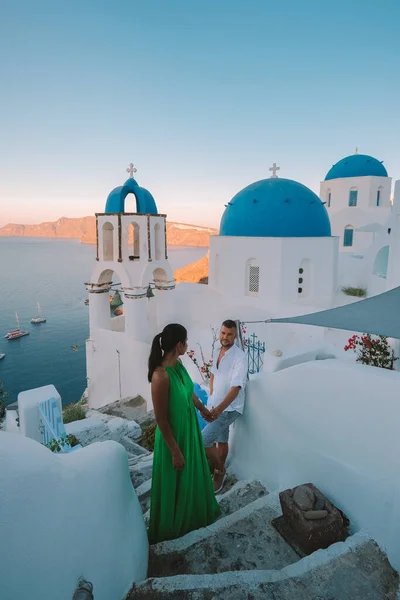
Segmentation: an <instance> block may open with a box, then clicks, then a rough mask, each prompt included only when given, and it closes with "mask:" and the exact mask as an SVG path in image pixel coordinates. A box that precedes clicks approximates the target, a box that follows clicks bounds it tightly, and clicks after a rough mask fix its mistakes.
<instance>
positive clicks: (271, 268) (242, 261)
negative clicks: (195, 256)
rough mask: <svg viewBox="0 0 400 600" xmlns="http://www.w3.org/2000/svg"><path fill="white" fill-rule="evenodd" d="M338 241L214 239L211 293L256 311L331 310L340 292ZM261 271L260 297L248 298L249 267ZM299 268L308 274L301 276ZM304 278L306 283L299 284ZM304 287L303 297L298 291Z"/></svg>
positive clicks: (210, 275) (211, 246) (210, 270)
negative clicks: (250, 263) (252, 262)
mask: <svg viewBox="0 0 400 600" xmlns="http://www.w3.org/2000/svg"><path fill="white" fill-rule="evenodd" d="M337 244H338V241H337V239H335V238H333V237H325V238H317V237H316V238H253V237H232V236H214V237H212V238H211V245H210V268H209V287H210V288H213V289H215V290H216V291H218V292H220V293H221V294H223V295H224V296H226V297H229V298H230V299H235V301H236V302H238V301H239V300H240V302H241V303H246V304H249V305H251V306H253V307H254V308H259V307H262V308H264V309H269V310H273V311H276V310H277V309H280V308H281V307H282V305H286V306H289V305H299V306H302V305H308V306H315V307H318V306H321V307H329V306H331V303H332V297H333V294H334V292H335V290H336V287H337V255H338V252H337ZM250 259H253V260H255V263H256V264H257V265H258V266H259V269H260V271H259V292H258V295H257V296H256V295H249V294H248V281H247V279H248V278H247V272H248V267H247V265H248V261H249V260H250ZM299 268H303V271H304V272H303V273H302V274H301V275H299ZM299 276H301V277H302V278H303V283H301V284H299V282H298V280H299ZM299 287H302V289H303V291H302V293H301V294H299V293H298V288H299Z"/></svg>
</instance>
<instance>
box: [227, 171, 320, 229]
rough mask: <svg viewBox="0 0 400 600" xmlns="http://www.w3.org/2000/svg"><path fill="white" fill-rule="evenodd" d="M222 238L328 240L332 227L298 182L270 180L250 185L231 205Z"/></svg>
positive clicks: (279, 179) (273, 178)
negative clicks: (309, 238) (305, 238)
mask: <svg viewBox="0 0 400 600" xmlns="http://www.w3.org/2000/svg"><path fill="white" fill-rule="evenodd" d="M220 235H234V236H246V237H326V236H330V235H331V225H330V222H329V217H328V213H327V211H326V209H325V206H324V205H323V203H322V202H321V200H320V199H319V198H318V196H316V194H314V192H312V191H311V190H310V189H308V188H307V187H306V186H305V185H302V184H301V183H297V181H292V180H291V179H281V178H280V177H271V178H270V179H262V180H261V181H256V182H255V183H252V184H251V185H248V186H247V187H245V188H244V189H243V190H242V191H241V192H239V193H238V194H236V196H234V197H233V198H232V200H231V201H230V202H228V205H227V207H226V209H225V212H224V214H223V215H222V219H221V227H220Z"/></svg>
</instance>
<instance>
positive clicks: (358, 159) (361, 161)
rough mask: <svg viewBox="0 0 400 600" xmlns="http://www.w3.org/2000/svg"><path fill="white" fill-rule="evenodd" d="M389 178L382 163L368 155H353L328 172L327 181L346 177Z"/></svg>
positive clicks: (340, 161) (343, 159)
mask: <svg viewBox="0 0 400 600" xmlns="http://www.w3.org/2000/svg"><path fill="white" fill-rule="evenodd" d="M371 176H372V177H388V173H387V171H386V169H385V167H384V166H383V164H382V162H381V161H379V160H377V159H376V158H374V157H373V156H368V155H367V154H352V155H351V156H346V157H345V158H342V160H339V162H337V163H336V164H335V165H333V167H332V168H331V169H330V171H329V172H328V174H327V176H326V177H325V181H328V180H329V179H342V178H344V177H371Z"/></svg>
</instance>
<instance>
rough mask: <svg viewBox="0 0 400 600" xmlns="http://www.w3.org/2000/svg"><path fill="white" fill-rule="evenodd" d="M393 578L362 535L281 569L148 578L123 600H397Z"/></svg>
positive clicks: (372, 544)
mask: <svg viewBox="0 0 400 600" xmlns="http://www.w3.org/2000/svg"><path fill="white" fill-rule="evenodd" d="M398 583H399V581H398V574H397V573H396V572H395V571H394V569H393V568H392V567H391V566H390V564H389V561H388V560H387V558H386V556H385V555H384V554H383V552H382V551H381V550H380V549H379V547H378V546H377V544H376V543H375V542H374V541H372V540H370V539H368V537H367V536H365V535H364V534H362V533H357V534H355V535H353V536H351V537H349V538H348V539H347V540H346V541H345V542H340V543H338V544H334V545H332V546H330V548H328V549H326V550H319V551H318V552H314V554H312V555H311V556H307V557H306V558H303V559H301V560H300V561H298V562H296V563H294V564H291V565H289V566H287V567H285V568H283V569H282V570H280V571H277V570H253V571H234V572H225V573H219V574H215V575H177V576H175V577H164V578H159V579H157V578H156V579H147V580H146V581H145V582H143V583H140V584H137V585H135V586H134V587H133V588H132V590H131V592H130V594H129V595H128V597H127V598H126V600H250V599H251V600H294V599H295V600H397V592H398Z"/></svg>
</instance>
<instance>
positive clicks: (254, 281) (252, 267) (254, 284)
mask: <svg viewBox="0 0 400 600" xmlns="http://www.w3.org/2000/svg"><path fill="white" fill-rule="evenodd" d="M246 270H247V275H246V280H247V281H246V295H247V296H258V292H259V291H260V267H259V265H258V264H257V261H256V260H255V259H254V258H251V259H250V260H248V261H247V269H246Z"/></svg>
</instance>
